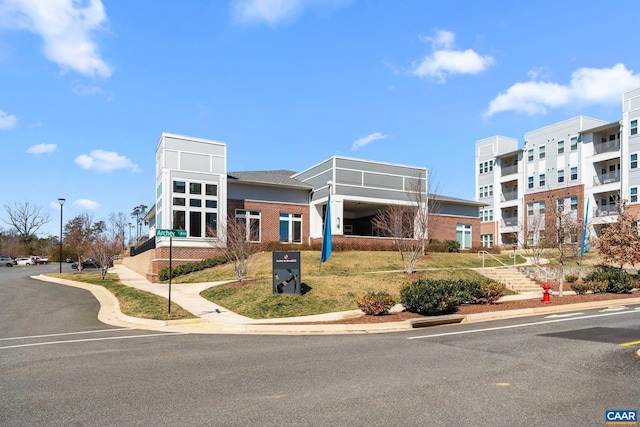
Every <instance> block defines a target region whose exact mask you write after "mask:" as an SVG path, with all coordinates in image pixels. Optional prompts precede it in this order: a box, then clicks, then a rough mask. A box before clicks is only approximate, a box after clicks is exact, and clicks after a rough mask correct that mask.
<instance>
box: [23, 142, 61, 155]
mask: <svg viewBox="0 0 640 427" xmlns="http://www.w3.org/2000/svg"><path fill="white" fill-rule="evenodd" d="M57 148H58V146H57V145H56V144H36V145H32V146H31V147H29V148H27V153H29V154H42V153H51V152H54V151H56V149H57Z"/></svg>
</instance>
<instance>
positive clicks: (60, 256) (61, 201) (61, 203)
mask: <svg viewBox="0 0 640 427" xmlns="http://www.w3.org/2000/svg"><path fill="white" fill-rule="evenodd" d="M64 202H65V199H62V198H60V199H58V203H60V253H59V260H58V261H59V262H60V274H62V205H64Z"/></svg>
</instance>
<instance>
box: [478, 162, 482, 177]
mask: <svg viewBox="0 0 640 427" xmlns="http://www.w3.org/2000/svg"><path fill="white" fill-rule="evenodd" d="M478 173H479V174H480V175H482V162H480V168H479V169H478Z"/></svg>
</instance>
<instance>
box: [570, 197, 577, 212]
mask: <svg viewBox="0 0 640 427" xmlns="http://www.w3.org/2000/svg"><path fill="white" fill-rule="evenodd" d="M571 210H572V211H575V210H578V196H571Z"/></svg>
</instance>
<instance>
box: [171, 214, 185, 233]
mask: <svg viewBox="0 0 640 427" xmlns="http://www.w3.org/2000/svg"><path fill="white" fill-rule="evenodd" d="M185 219H186V217H185V212H184V211H173V224H172V225H171V228H173V229H174V230H184V229H185V226H186V221H185Z"/></svg>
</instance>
